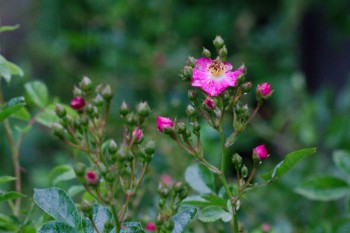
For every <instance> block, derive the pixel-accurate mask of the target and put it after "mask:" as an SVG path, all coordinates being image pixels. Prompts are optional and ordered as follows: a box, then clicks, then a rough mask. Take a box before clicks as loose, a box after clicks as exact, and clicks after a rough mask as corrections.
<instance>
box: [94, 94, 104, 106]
mask: <svg viewBox="0 0 350 233" xmlns="http://www.w3.org/2000/svg"><path fill="white" fill-rule="evenodd" d="M93 101H94V104H95V105H96V106H97V107H101V106H102V105H103V97H102V96H101V95H100V94H97V95H96V97H95V98H94V100H93Z"/></svg>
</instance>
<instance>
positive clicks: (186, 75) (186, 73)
mask: <svg viewBox="0 0 350 233" xmlns="http://www.w3.org/2000/svg"><path fill="white" fill-rule="evenodd" d="M192 74H193V70H192V67H191V66H185V67H184V69H183V71H182V75H183V76H184V78H185V79H186V80H190V79H191V78H192Z"/></svg>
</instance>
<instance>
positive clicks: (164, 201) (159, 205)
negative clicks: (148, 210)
mask: <svg viewBox="0 0 350 233" xmlns="http://www.w3.org/2000/svg"><path fill="white" fill-rule="evenodd" d="M165 203H166V200H165V199H164V198H161V199H159V201H158V207H159V209H163V207H164V206H165Z"/></svg>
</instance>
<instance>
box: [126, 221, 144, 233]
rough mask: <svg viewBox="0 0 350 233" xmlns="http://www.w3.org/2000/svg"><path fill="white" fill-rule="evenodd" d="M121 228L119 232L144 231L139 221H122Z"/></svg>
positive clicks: (138, 232)
mask: <svg viewBox="0 0 350 233" xmlns="http://www.w3.org/2000/svg"><path fill="white" fill-rule="evenodd" d="M123 226H124V227H125V228H122V229H121V230H120V232H121V233H144V232H145V231H144V230H143V229H142V225H141V223H139V222H124V223H123Z"/></svg>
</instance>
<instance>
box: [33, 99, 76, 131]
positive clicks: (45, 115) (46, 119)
mask: <svg viewBox="0 0 350 233" xmlns="http://www.w3.org/2000/svg"><path fill="white" fill-rule="evenodd" d="M63 106H64V107H65V109H66V111H67V114H69V115H70V116H71V117H72V118H73V119H74V118H75V117H77V116H78V113H77V112H76V111H74V110H73V109H72V108H70V107H68V106H67V105H63ZM55 108H56V105H55V104H50V105H48V106H47V107H46V108H45V109H44V110H43V112H42V113H40V114H39V116H38V117H37V119H36V121H37V122H38V123H39V124H42V125H43V126H46V127H48V128H50V127H51V125H52V123H53V122H59V118H58V116H57V115H56V112H55Z"/></svg>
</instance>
